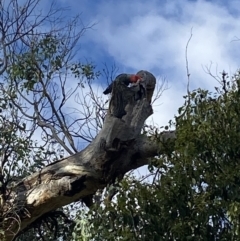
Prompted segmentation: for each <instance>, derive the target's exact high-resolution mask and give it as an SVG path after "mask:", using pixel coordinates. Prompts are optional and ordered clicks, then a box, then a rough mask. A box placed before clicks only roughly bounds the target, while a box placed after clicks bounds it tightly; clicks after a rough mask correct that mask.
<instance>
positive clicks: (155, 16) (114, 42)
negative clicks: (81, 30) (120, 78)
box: [91, 0, 240, 125]
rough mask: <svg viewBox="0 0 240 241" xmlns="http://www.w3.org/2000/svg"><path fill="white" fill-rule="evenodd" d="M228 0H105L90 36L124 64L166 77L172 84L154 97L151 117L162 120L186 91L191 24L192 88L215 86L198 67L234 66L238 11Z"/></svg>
mask: <svg viewBox="0 0 240 241" xmlns="http://www.w3.org/2000/svg"><path fill="white" fill-rule="evenodd" d="M228 4H229V6H226V5H225V6H224V5H221V4H219V3H218V2H217V1H215V2H214V1H213V2H208V1H203V0H200V1H195V2H192V1H181V2H180V1H166V3H162V4H161V5H160V4H159V1H149V2H147V3H144V4H143V3H142V2H141V1H136V0H135V1H131V2H129V1H117V2H116V1H107V2H106V3H102V4H101V5H99V6H98V15H96V16H95V19H96V21H98V22H99V23H98V25H97V26H96V28H97V29H98V30H97V33H96V32H95V31H94V32H93V33H92V34H91V37H92V38H94V41H95V43H96V44H97V45H99V46H101V48H102V49H103V50H104V51H106V52H107V54H108V55H110V56H112V57H114V59H115V60H116V62H117V63H119V64H121V65H123V66H124V68H126V69H134V70H136V71H137V70H139V69H147V70H150V71H152V72H153V73H154V74H155V75H163V76H166V78H167V79H168V80H169V82H170V86H171V88H170V89H169V90H168V91H166V92H165V93H164V95H163V97H161V99H160V100H159V102H161V103H163V104H162V105H161V106H159V107H157V108H156V109H155V114H154V117H155V118H156V120H155V122H158V121H160V122H162V121H163V122H166V120H167V119H169V117H171V116H172V117H173V114H174V113H176V112H177V109H178V107H180V105H181V104H182V103H183V99H182V98H181V97H182V96H183V95H184V94H185V93H186V83H187V74H186V63H185V48H186V44H187V41H188V39H189V37H190V33H191V29H192V33H193V36H192V39H191V41H190V43H189V47H188V62H189V71H190V73H191V87H192V88H197V87H203V88H210V89H211V88H212V87H213V86H214V85H217V83H216V81H215V80H214V79H213V78H212V77H210V76H209V75H207V74H206V73H205V71H204V70H203V68H204V67H205V66H210V65H211V66H212V69H211V70H212V71H213V73H214V74H216V73H217V74H219V73H220V72H221V71H222V70H223V69H224V70H226V71H227V72H228V73H231V74H232V73H234V72H235V71H236V69H237V68H238V60H237V58H236V57H237V56H236V52H237V50H238V49H239V44H240V43H239V44H237V43H236V42H232V40H233V39H234V36H237V35H238V33H239V29H240V15H239V14H238V15H236V11H235V14H234V15H233V12H232V9H233V7H232V6H233V4H232V1H228ZM96 34H97V35H98V37H97V38H96ZM94 36H95V37H94ZM239 37H240V36H239ZM163 116H167V117H166V118H164V117H163ZM159 124H160V125H161V123H159Z"/></svg>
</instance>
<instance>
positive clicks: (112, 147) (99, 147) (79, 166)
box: [1, 82, 175, 241]
mask: <svg viewBox="0 0 240 241" xmlns="http://www.w3.org/2000/svg"><path fill="white" fill-rule="evenodd" d="M138 91H139V86H134V87H132V88H128V87H126V86H125V85H123V84H121V83H117V82H116V83H114V84H113V92H112V98H111V101H110V105H109V111H108V114H107V115H106V118H105V121H104V125H103V128H102V130H101V131H100V133H99V134H98V135H97V136H96V138H95V139H94V140H93V141H92V143H91V144H90V145H89V146H87V147H86V148H85V149H84V150H82V151H81V152H79V153H77V154H74V155H72V156H69V157H67V158H64V159H61V160H59V161H56V162H54V163H52V164H51V165H48V166H46V167H45V168H43V169H42V170H41V171H39V172H37V173H34V174H32V175H30V176H28V177H27V178H25V179H23V180H22V181H20V182H19V183H17V184H15V185H14V187H13V189H12V192H11V195H10V196H9V200H7V202H6V204H5V206H4V207H3V208H4V210H7V209H8V208H10V206H9V203H10V204H11V208H12V211H13V210H15V216H14V215H12V217H14V219H9V220H8V222H7V226H5V237H6V240H7V241H10V240H12V239H13V237H14V235H15V234H16V233H18V232H19V231H21V230H24V229H25V228H26V227H27V226H28V225H30V224H31V223H33V222H34V221H35V220H36V219H37V218H39V217H41V216H42V215H43V214H45V213H47V212H49V211H52V210H55V209H56V208H59V207H62V206H64V205H67V204H70V203H72V202H74V201H77V200H79V199H83V198H84V197H87V196H89V195H91V194H94V193H95V192H96V191H97V189H101V188H104V187H105V186H106V185H107V184H109V183H111V182H112V181H113V180H114V179H115V178H117V177H120V178H122V177H123V176H124V174H125V173H126V172H128V171H130V170H132V169H136V168H138V167H140V166H143V165H145V164H148V162H149V159H148V158H150V157H154V156H156V155H158V154H159V153H160V152H161V150H159V144H158V143H157V142H156V143H155V142H154V141H152V140H150V138H149V137H147V136H145V135H142V134H141V129H142V127H143V125H144V122H145V120H146V119H147V118H148V117H149V116H150V115H151V114H152V112H153V111H152V106H151V105H150V104H149V101H147V99H146V98H144V96H143V97H141V98H140V99H139V95H138ZM168 138H175V132H166V133H163V134H162V139H163V140H166V139H168ZM1 240H2V239H1Z"/></svg>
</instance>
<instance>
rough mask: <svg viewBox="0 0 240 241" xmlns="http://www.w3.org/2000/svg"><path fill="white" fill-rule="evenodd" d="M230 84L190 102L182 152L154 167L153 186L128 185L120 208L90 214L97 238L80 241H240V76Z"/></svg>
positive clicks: (198, 93) (181, 129) (181, 120)
mask: <svg viewBox="0 0 240 241" xmlns="http://www.w3.org/2000/svg"><path fill="white" fill-rule="evenodd" d="M225 77H226V76H223V81H222V86H221V87H219V88H216V92H215V93H211V92H209V91H208V90H202V89H197V90H194V91H192V92H191V93H189V94H188V95H187V96H185V99H186V102H185V104H184V106H182V107H181V108H179V116H177V117H176V118H175V128H176V131H177V139H176V141H175V143H174V151H172V152H171V153H169V152H167V154H164V155H161V156H159V157H158V158H155V159H154V160H153V165H154V166H153V165H152V166H151V170H152V173H153V174H154V173H155V177H154V178H153V181H152V182H151V183H150V182H145V183H141V182H140V181H136V180H135V179H126V180H124V181H123V182H122V183H121V188H120V191H119V193H118V195H117V197H116V198H115V200H114V201H113V202H112V203H110V204H107V205H106V204H105V205H102V206H101V205H100V206H98V207H95V209H93V210H91V211H90V212H89V214H88V215H89V216H88V219H87V220H88V223H89V224H91V225H92V226H90V225H88V226H87V227H88V234H89V235H90V237H87V236H85V239H82V237H81V236H82V234H81V232H80V231H79V230H81V226H79V229H78V230H77V229H76V232H75V233H76V234H75V237H77V238H75V239H74V240H101V241H103V240H169V241H170V240H172V241H173V240H174V241H175V240H179V241H180V240H239V239H240V236H239V235H240V234H239V230H240V219H239V217H240V194H239V186H240V164H239V163H240V162H239V160H240V159H239V158H240V149H239V139H240V125H239V120H240V88H239V87H240V86H239V73H237V74H236V75H235V76H234V78H233V79H232V81H228V82H227V81H226V79H225ZM171 125H172V123H171ZM159 136H160V135H159V133H156V135H155V138H159ZM159 144H160V145H161V147H163V146H162V144H161V142H160V139H159ZM85 232H86V231H85Z"/></svg>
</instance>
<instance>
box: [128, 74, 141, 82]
mask: <svg viewBox="0 0 240 241" xmlns="http://www.w3.org/2000/svg"><path fill="white" fill-rule="evenodd" d="M139 79H141V77H140V76H138V75H136V74H132V75H130V82H131V83H137V81H138V80H139Z"/></svg>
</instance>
